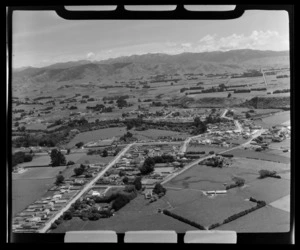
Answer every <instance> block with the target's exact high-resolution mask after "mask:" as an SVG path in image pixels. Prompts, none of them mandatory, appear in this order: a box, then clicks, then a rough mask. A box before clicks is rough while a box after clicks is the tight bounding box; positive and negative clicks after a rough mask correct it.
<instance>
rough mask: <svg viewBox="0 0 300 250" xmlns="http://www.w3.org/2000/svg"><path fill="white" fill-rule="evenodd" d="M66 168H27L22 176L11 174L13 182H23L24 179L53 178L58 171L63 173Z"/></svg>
mask: <svg viewBox="0 0 300 250" xmlns="http://www.w3.org/2000/svg"><path fill="white" fill-rule="evenodd" d="M65 168H66V167H65V166H64V167H36V168H29V169H28V170H27V171H26V172H24V173H22V174H14V173H13V174H12V178H13V180H24V179H26V180H27V179H32V180H36V179H49V178H54V177H55V176H56V175H57V174H58V173H59V171H63V170H64V169H65Z"/></svg>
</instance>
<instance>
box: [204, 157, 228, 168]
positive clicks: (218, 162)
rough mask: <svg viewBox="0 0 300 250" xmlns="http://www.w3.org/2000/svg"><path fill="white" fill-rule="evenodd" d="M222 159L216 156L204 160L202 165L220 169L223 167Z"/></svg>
mask: <svg viewBox="0 0 300 250" xmlns="http://www.w3.org/2000/svg"><path fill="white" fill-rule="evenodd" d="M224 163H225V162H224V158H222V157H219V156H216V157H212V158H210V159H207V160H205V161H204V162H203V163H202V164H205V165H206V166H210V167H213V168H222V167H223V166H224Z"/></svg>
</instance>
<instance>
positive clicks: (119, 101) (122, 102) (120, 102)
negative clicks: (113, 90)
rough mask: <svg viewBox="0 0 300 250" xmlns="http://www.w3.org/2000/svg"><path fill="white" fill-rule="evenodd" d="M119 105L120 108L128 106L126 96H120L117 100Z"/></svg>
mask: <svg viewBox="0 0 300 250" xmlns="http://www.w3.org/2000/svg"><path fill="white" fill-rule="evenodd" d="M117 105H118V107H119V108H123V107H126V106H127V101H126V100H125V99H124V98H119V99H118V100H117Z"/></svg>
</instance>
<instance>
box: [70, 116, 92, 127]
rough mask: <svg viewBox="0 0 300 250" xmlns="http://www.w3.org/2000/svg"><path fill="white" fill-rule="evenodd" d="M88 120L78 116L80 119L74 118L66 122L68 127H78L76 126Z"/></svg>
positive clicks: (84, 123) (86, 122)
mask: <svg viewBox="0 0 300 250" xmlns="http://www.w3.org/2000/svg"><path fill="white" fill-rule="evenodd" d="M88 123H89V122H88V121H87V120H86V119H85V118H84V117H82V118H80V119H74V120H72V121H69V122H68V127H71V128H72V127H78V126H82V125H86V124H88Z"/></svg>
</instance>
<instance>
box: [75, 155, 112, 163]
mask: <svg viewBox="0 0 300 250" xmlns="http://www.w3.org/2000/svg"><path fill="white" fill-rule="evenodd" d="M114 158H115V157H114V156H107V157H101V156H100V155H83V156H82V157H80V159H79V160H78V161H77V162H76V163H78V164H89V163H90V164H93V163H99V162H101V163H109V162H110V161H111V160H112V159H114Z"/></svg>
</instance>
